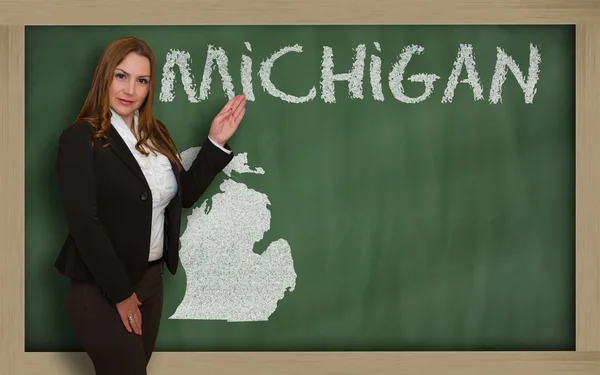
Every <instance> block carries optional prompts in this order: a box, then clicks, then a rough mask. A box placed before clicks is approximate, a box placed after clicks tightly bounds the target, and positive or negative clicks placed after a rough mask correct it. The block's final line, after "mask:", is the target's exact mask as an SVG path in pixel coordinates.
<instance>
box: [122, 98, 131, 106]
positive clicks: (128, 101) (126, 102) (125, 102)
mask: <svg viewBox="0 0 600 375" xmlns="http://www.w3.org/2000/svg"><path fill="white" fill-rule="evenodd" d="M119 102H121V104H123V105H132V104H133V101H132V100H125V99H119Z"/></svg>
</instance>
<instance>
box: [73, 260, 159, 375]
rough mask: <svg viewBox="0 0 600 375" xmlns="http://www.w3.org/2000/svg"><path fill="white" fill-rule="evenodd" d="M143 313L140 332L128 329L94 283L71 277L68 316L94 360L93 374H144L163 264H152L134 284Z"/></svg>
mask: <svg viewBox="0 0 600 375" xmlns="http://www.w3.org/2000/svg"><path fill="white" fill-rule="evenodd" d="M135 292H136V294H137V297H138V299H139V300H140V302H142V305H141V306H140V307H139V309H140V312H141V314H142V335H141V336H138V335H137V334H135V333H134V332H131V333H130V332H128V331H127V329H126V328H125V326H124V325H123V322H122V321H121V317H120V316H119V312H118V311H117V309H116V308H115V307H112V306H111V305H109V304H108V302H107V301H106V300H105V299H104V297H102V295H101V294H100V291H99V289H98V287H97V286H96V285H95V284H91V283H83V282H77V281H71V284H70V285H69V291H68V294H67V313H68V319H69V322H70V324H71V327H72V328H73V330H74V332H75V335H76V336H77V338H78V339H79V342H80V343H81V345H82V346H83V349H84V350H85V351H86V352H87V354H88V356H89V357H90V359H91V360H92V363H93V364H94V368H95V370H96V375H121V374H123V375H125V374H126V375H146V367H147V365H148V363H149V362H150V357H151V356H152V352H153V350H154V344H155V342H156V337H157V335H158V328H159V326H160V317H161V313H162V305H163V281H162V265H161V264H155V265H152V266H151V267H150V268H149V269H148V271H147V272H146V274H145V275H144V276H143V278H142V279H141V280H140V281H139V283H138V284H137V285H136V286H135Z"/></svg>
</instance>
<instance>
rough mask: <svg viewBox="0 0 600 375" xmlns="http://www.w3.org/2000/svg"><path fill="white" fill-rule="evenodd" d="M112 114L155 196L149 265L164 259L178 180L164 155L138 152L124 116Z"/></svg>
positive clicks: (153, 198) (136, 126)
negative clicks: (167, 210) (167, 213)
mask: <svg viewBox="0 0 600 375" xmlns="http://www.w3.org/2000/svg"><path fill="white" fill-rule="evenodd" d="M111 112H112V117H111V124H112V125H113V126H114V128H115V130H117V132H118V133H119V135H121V138H123V140H124V141H125V143H126V144H127V147H128V148H129V151H131V153H132V154H133V156H134V157H135V160H136V161H137V162H138V164H139V166H140V168H141V170H142V172H143V173H144V176H145V177H146V181H148V185H149V186H150V191H151V192H152V230H151V236H150V256H149V258H148V261H149V262H150V261H153V260H156V259H160V258H161V257H162V255H163V254H162V253H163V244H164V238H163V236H164V235H163V231H164V218H165V208H166V207H167V205H168V204H169V202H170V201H171V199H173V197H174V196H175V194H176V193H177V180H176V179H175V175H174V173H173V170H172V168H171V163H170V162H169V159H168V158H167V157H166V156H165V155H163V154H160V153H158V154H157V155H154V154H153V153H151V152H150V153H149V155H148V156H145V155H143V154H141V153H140V152H139V151H138V150H136V149H135V145H136V143H137V140H136V138H135V136H134V135H133V134H132V133H131V130H129V127H128V126H127V124H125V121H123V119H122V118H121V116H119V114H117V113H116V112H115V111H114V110H112V109H111ZM134 128H135V132H136V134H137V133H138V115H137V113H136V115H135V116H134ZM209 139H210V138H209ZM210 141H211V142H212V143H213V144H214V145H215V146H217V147H219V148H220V149H221V150H223V151H224V152H227V153H230V152H231V151H230V150H227V149H225V148H223V147H221V146H220V145H218V144H216V143H215V142H214V141H213V140H212V139H210Z"/></svg>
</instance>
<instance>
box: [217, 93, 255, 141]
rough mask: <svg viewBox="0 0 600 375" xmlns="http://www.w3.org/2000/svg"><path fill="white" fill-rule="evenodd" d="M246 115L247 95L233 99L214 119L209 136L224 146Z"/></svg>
mask: <svg viewBox="0 0 600 375" xmlns="http://www.w3.org/2000/svg"><path fill="white" fill-rule="evenodd" d="M244 113H246V95H244V94H241V95H237V96H235V97H233V98H232V99H231V100H230V101H228V102H227V104H225V106H224V107H223V109H221V111H220V112H219V113H218V114H217V116H216V117H215V118H214V120H213V122H212V124H211V125H210V131H209V133H208V136H209V137H210V139H212V140H213V141H215V142H217V143H218V144H219V145H221V146H224V145H225V143H226V142H227V141H228V140H229V138H231V136H232V135H233V133H235V131H236V130H237V128H238V125H239V124H240V122H241V121H242V118H243V117H244Z"/></svg>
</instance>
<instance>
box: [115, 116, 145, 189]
mask: <svg viewBox="0 0 600 375" xmlns="http://www.w3.org/2000/svg"><path fill="white" fill-rule="evenodd" d="M109 132H110V140H111V142H110V148H112V150H113V151H114V152H115V153H116V154H117V156H119V158H121V160H122V161H123V162H124V163H125V164H126V165H127V166H128V167H129V169H131V171H132V172H133V174H135V175H136V176H137V177H138V178H139V179H140V181H142V182H143V183H144V185H146V187H148V188H149V185H148V181H146V177H145V176H144V173H143V172H142V169H141V168H140V165H139V164H138V163H137V160H135V157H134V156H133V154H132V153H131V151H129V147H127V144H125V141H124V140H123V138H121V135H119V132H118V131H117V130H116V129H115V128H114V127H113V126H111V127H110V128H109Z"/></svg>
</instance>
